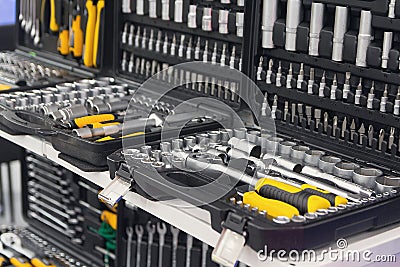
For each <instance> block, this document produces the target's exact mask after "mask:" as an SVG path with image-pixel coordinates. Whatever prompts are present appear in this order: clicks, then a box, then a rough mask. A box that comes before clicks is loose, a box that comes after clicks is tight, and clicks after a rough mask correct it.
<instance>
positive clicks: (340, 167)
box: [333, 161, 360, 181]
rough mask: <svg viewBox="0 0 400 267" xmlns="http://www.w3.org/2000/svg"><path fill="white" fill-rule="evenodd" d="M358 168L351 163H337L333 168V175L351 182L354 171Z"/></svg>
mask: <svg viewBox="0 0 400 267" xmlns="http://www.w3.org/2000/svg"><path fill="white" fill-rule="evenodd" d="M359 167H360V166H359V165H358V164H355V163H352V162H343V161H342V162H338V163H336V164H335V166H334V167H333V175H335V176H337V177H340V178H343V179H345V180H348V181H351V179H352V178H353V172H354V170H355V169H357V168H359Z"/></svg>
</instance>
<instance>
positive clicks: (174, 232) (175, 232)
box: [171, 225, 180, 267]
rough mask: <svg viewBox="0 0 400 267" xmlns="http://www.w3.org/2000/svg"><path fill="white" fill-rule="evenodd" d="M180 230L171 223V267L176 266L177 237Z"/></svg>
mask: <svg viewBox="0 0 400 267" xmlns="http://www.w3.org/2000/svg"><path fill="white" fill-rule="evenodd" d="M179 232H180V230H179V229H178V228H176V227H174V226H172V225H171V233H172V265H171V267H176V263H177V251H178V238H179Z"/></svg>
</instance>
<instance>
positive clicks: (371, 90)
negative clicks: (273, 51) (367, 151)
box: [257, 57, 400, 116]
mask: <svg viewBox="0 0 400 267" xmlns="http://www.w3.org/2000/svg"><path fill="white" fill-rule="evenodd" d="M263 62H264V58H263V57H261V58H260V61H259V67H258V71H257V80H258V81H263V80H264V81H265V83H266V84H271V85H275V86H276V87H278V88H283V89H291V90H299V91H304V92H307V94H309V95H318V96H319V97H321V98H329V99H330V100H333V101H343V102H346V103H352V104H354V105H356V106H361V107H366V108H367V109H370V110H379V111H380V112H382V113H392V114H393V115H396V116H400V87H396V89H394V88H393V87H394V86H391V85H389V84H384V85H383V84H378V83H377V84H375V82H374V81H368V80H363V79H362V78H359V79H358V82H357V83H356V84H357V86H356V88H354V86H353V85H354V81H355V79H352V75H351V73H350V72H346V74H345V75H343V74H340V73H339V74H334V75H333V77H331V78H328V77H327V73H326V72H325V71H323V70H322V71H319V70H316V69H314V68H312V67H310V68H308V69H309V71H308V73H305V68H306V66H304V64H300V65H299V66H298V67H296V68H297V69H295V66H294V64H292V63H290V64H289V66H288V68H287V69H284V68H283V67H282V62H281V61H278V62H277V61H274V60H273V59H269V61H268V66H267V67H264V63H263ZM317 71H319V72H322V75H320V78H319V81H317V80H316V78H317V76H316V72H317ZM339 76H340V77H339ZM264 77H265V78H264ZM341 78H344V79H343V80H341V81H340V80H339V79H341ZM328 79H329V80H328ZM376 87H377V88H376ZM379 91H382V93H380V96H379V95H378V93H377V92H379ZM391 93H393V95H390V94H391Z"/></svg>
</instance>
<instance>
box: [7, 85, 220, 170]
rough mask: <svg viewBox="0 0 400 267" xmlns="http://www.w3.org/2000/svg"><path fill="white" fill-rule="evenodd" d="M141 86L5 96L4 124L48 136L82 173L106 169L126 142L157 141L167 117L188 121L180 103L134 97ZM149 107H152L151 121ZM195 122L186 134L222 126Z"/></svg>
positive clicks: (209, 121)
mask: <svg viewBox="0 0 400 267" xmlns="http://www.w3.org/2000/svg"><path fill="white" fill-rule="evenodd" d="M136 87H137V86H136V85H132V86H130V85H128V84H126V83H121V82H116V81H115V79H114V78H110V77H99V78H97V79H92V80H89V79H84V80H78V81H75V82H73V83H61V84H58V85H56V86H55V87H45V88H43V89H35V90H28V91H23V92H13V93H9V94H2V95H0V103H1V104H2V105H3V106H4V109H6V110H7V111H6V112H3V114H2V115H3V116H2V118H1V122H2V125H4V126H5V127H6V129H11V133H12V134H34V135H39V136H43V138H45V139H46V140H48V141H50V142H51V143H52V145H53V147H54V148H55V149H57V150H59V151H60V152H61V153H62V155H61V157H63V158H64V159H65V160H67V161H68V162H70V163H72V164H74V165H76V166H78V167H79V168H81V169H84V170H92V171H93V170H99V169H104V168H106V164H107V156H108V155H109V154H111V153H112V152H114V151H115V150H116V149H118V148H120V147H121V146H122V139H124V138H129V142H133V143H139V142H140V140H141V139H140V136H143V135H144V134H145V133H146V140H148V141H154V140H157V139H158V138H159V135H160V133H161V129H162V127H163V125H164V123H165V119H166V118H167V117H168V125H169V127H173V125H175V124H176V123H179V122H180V121H183V122H186V120H187V119H188V117H187V116H185V115H184V114H173V113H172V112H173V110H174V108H175V106H176V105H178V104H179V102H178V101H177V100H176V99H174V98H171V97H164V98H163V99H160V100H157V101H156V100H155V99H154V98H153V97H152V96H151V94H149V95H145V93H138V94H135V96H134V97H132V96H131V95H133V94H134V93H135V90H136ZM130 103H131V104H130ZM128 107H129V111H128V114H127V111H126V110H127V108H128ZM145 107H152V113H151V115H150V118H149V119H147V117H146V116H145V115H146V114H145V112H144V108H145ZM190 114H193V112H192V113H189V115H190ZM189 119H190V120H191V121H190V122H188V123H187V124H185V129H183V133H190V132H193V131H196V130H197V129H198V127H200V128H201V127H205V129H207V128H208V129H210V127H211V128H213V127H216V126H215V125H216V123H215V122H213V120H212V119H213V118H209V117H206V116H201V115H198V117H197V118H196V119H193V118H192V117H190V118H189ZM124 122H125V124H123V123H124ZM178 126H179V125H178ZM178 126H177V127H178ZM145 127H146V128H145ZM143 129H145V133H144V132H143ZM82 149H84V150H83V151H84V153H83V151H82Z"/></svg>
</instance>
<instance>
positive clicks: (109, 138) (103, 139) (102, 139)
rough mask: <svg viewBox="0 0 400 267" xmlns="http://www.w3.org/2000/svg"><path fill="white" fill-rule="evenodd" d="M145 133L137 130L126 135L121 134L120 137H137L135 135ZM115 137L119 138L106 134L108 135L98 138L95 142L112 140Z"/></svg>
mask: <svg viewBox="0 0 400 267" xmlns="http://www.w3.org/2000/svg"><path fill="white" fill-rule="evenodd" d="M143 134H145V133H144V132H137V133H132V134H128V135H124V136H121V137H119V138H127V137H135V136H139V135H143ZM115 139H117V138H114V137H112V136H106V137H103V138H100V139H97V140H96V141H95V142H96V143H101V142H106V141H111V140H115Z"/></svg>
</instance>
